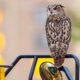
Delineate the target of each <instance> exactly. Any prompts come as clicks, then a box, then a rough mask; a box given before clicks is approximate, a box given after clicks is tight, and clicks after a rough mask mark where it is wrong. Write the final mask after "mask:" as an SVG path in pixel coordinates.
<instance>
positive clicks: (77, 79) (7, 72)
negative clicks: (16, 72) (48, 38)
mask: <svg viewBox="0 0 80 80" xmlns="http://www.w3.org/2000/svg"><path fill="white" fill-rule="evenodd" d="M34 57H36V58H51V56H50V55H20V56H18V57H17V58H16V59H15V61H14V62H13V63H12V67H10V68H8V70H7V71H6V72H5V76H7V75H8V74H9V72H10V71H11V70H12V69H13V68H14V66H15V65H16V64H17V63H18V62H19V61H20V60H21V59H22V58H34ZM65 58H73V59H74V60H75V63H76V66H75V71H76V73H75V80H79V60H78V58H77V57H76V56H74V55H72V54H67V55H66V56H65ZM35 60H36V59H35ZM33 73H34V71H33V72H32V74H31V73H30V75H31V79H32V77H33Z"/></svg>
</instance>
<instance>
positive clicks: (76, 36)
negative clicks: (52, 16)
mask: <svg viewBox="0 0 80 80" xmlns="http://www.w3.org/2000/svg"><path fill="white" fill-rule="evenodd" d="M69 13H70V16H71V19H72V40H74V41H79V40H80V18H78V16H77V15H76V13H74V12H71V11H69Z"/></svg>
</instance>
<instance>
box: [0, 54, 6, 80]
mask: <svg viewBox="0 0 80 80" xmlns="http://www.w3.org/2000/svg"><path fill="white" fill-rule="evenodd" d="M0 65H4V59H3V58H2V57H1V56H0ZM0 80H5V70H4V68H3V67H0Z"/></svg>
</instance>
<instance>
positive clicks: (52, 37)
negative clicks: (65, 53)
mask: <svg viewBox="0 0 80 80" xmlns="http://www.w3.org/2000/svg"><path fill="white" fill-rule="evenodd" d="M54 28H55V27H54V21H53V20H50V19H49V18H48V19H47V22H46V28H45V29H46V37H47V42H48V46H49V48H50V51H51V53H53V52H54V53H55V51H56V38H57V35H56V31H55V29H54ZM54 53H53V54H52V55H54Z"/></svg>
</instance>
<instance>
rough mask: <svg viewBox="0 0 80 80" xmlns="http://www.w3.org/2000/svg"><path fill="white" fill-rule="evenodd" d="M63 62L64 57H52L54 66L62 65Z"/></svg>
mask: <svg viewBox="0 0 80 80" xmlns="http://www.w3.org/2000/svg"><path fill="white" fill-rule="evenodd" d="M63 63H64V58H58V59H54V65H55V66H56V67H60V66H62V65H63Z"/></svg>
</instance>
